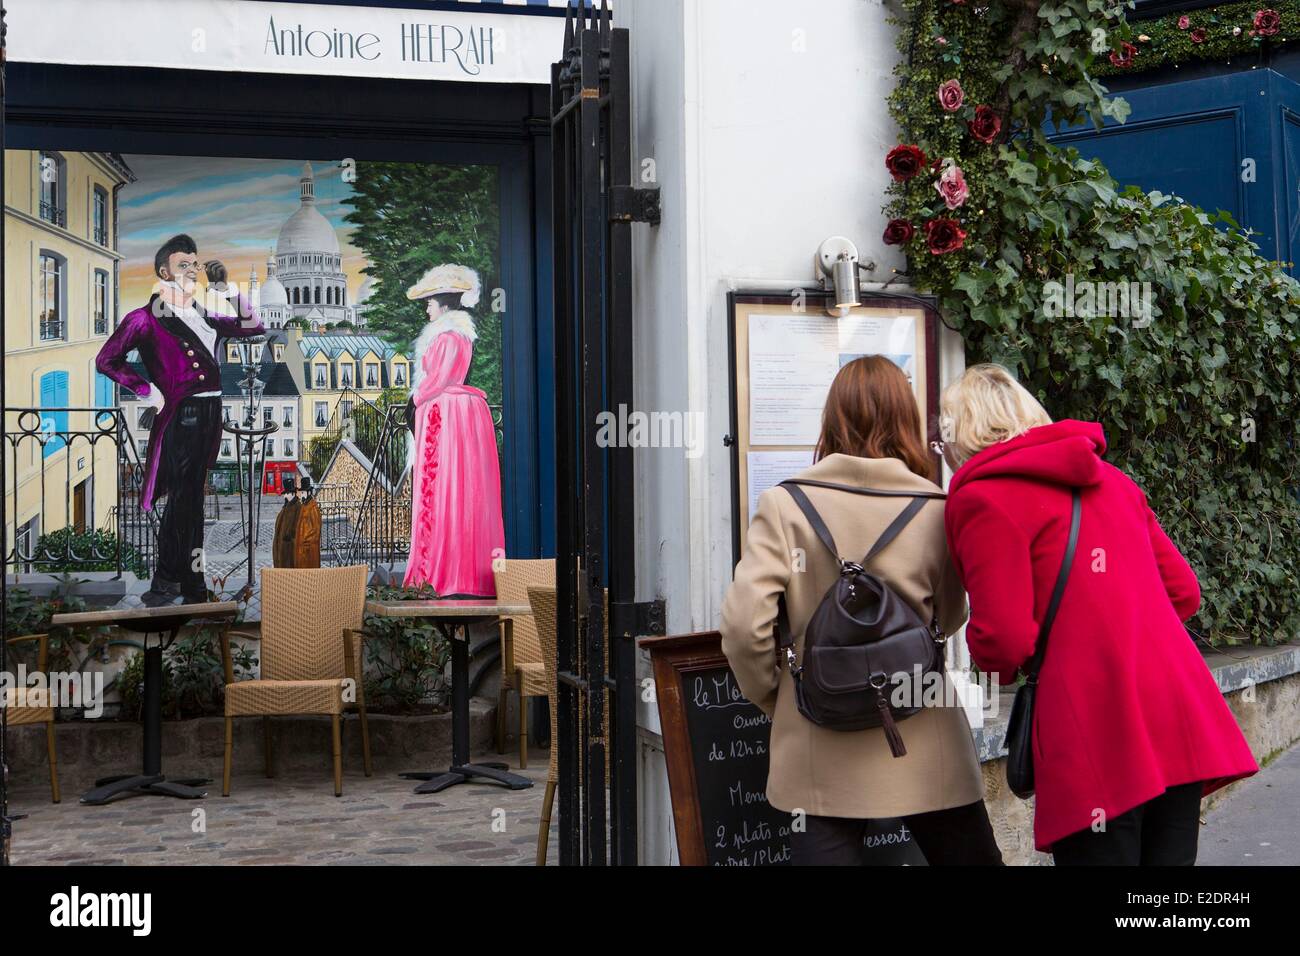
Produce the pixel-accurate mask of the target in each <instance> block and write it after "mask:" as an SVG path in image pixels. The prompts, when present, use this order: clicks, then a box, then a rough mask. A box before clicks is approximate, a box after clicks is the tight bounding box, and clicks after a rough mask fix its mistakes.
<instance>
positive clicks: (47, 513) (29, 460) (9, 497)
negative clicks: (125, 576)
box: [3, 406, 157, 576]
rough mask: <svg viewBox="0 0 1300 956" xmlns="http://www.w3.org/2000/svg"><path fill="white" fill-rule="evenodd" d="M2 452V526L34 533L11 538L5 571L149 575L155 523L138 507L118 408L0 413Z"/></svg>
mask: <svg viewBox="0 0 1300 956" xmlns="http://www.w3.org/2000/svg"><path fill="white" fill-rule="evenodd" d="M105 446H111V448H112V454H111V455H105V454H103V450H104V448H105ZM3 454H4V455H5V461H6V464H7V466H8V467H7V469H6V471H7V473H8V481H7V483H6V488H5V492H6V503H7V505H8V509H7V514H6V516H5V519H6V524H7V525H8V526H9V527H12V528H15V529H20V528H25V529H33V528H34V529H35V530H34V533H33V531H32V530H28V531H27V532H26V533H21V534H15V535H14V536H13V544H12V546H10V547H8V550H7V551H6V553H5V571H6V572H12V573H18V572H24V571H73V572H75V571H79V570H81V571H91V570H101V571H104V570H112V571H115V572H116V573H117V574H118V576H120V575H121V574H122V572H123V571H132V572H134V573H136V574H138V575H141V576H146V575H148V574H150V573H151V572H152V568H153V564H154V556H155V553H156V551H157V519H156V517H155V516H154V514H153V513H152V512H146V511H144V510H143V509H142V508H141V507H140V492H141V489H142V488H143V485H144V465H143V463H142V462H141V461H140V456H139V455H138V453H137V451H136V448H135V445H134V443H133V442H132V441H131V435H130V432H129V431H128V430H127V424H126V416H125V414H124V413H123V412H122V410H121V409H120V408H84V407H77V408H74V407H71V406H67V407H57V408H54V407H52V408H7V409H5V421H4V446H3ZM102 459H107V460H102ZM105 499H107V500H109V501H110V502H111V504H110V505H109V506H108V508H107V509H105V512H104V513H105V518H104V521H103V522H102V523H101V526H100V528H99V529H98V530H99V531H100V532H101V533H100V534H95V533H93V532H94V531H95V516H96V515H97V514H98V513H99V507H100V506H101V505H102V503H103V502H104V501H105Z"/></svg>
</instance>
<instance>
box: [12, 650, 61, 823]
mask: <svg viewBox="0 0 1300 956" xmlns="http://www.w3.org/2000/svg"><path fill="white" fill-rule="evenodd" d="M25 641H37V642H38V643H37V645H36V670H37V671H38V672H39V673H41V674H48V673H49V671H48V670H47V669H46V668H47V667H48V666H49V654H50V636H49V635H48V634H26V635H23V636H22V637H11V638H8V640H7V641H6V643H8V644H19V643H23V642H25ZM24 690H25V693H26V698H25V700H24V702H23V703H22V704H21V705H19V703H18V692H19V688H17V687H6V688H5V692H4V706H5V711H6V713H7V714H8V724H9V726H10V727H17V726H18V725H20V724H44V725H45V749H46V752H47V753H48V754H49V758H50V801H51V802H52V803H58V802H59V800H60V797H59V765H58V761H57V760H56V759H55V757H54V704H53V701H51V699H50V691H49V689H48V688H39V689H37V688H25V689H24Z"/></svg>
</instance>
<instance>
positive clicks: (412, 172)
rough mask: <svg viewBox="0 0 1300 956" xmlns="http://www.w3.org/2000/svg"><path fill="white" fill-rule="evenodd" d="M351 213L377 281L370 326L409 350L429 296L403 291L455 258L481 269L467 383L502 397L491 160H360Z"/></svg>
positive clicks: (355, 237) (355, 238) (496, 400)
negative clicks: (495, 307)
mask: <svg viewBox="0 0 1300 956" xmlns="http://www.w3.org/2000/svg"><path fill="white" fill-rule="evenodd" d="M351 185H352V190H353V192H352V195H351V196H350V197H349V198H348V199H346V200H345V202H346V203H347V204H348V205H349V206H351V207H352V211H351V212H349V213H348V214H347V215H346V216H344V221H346V222H348V223H349V224H351V225H352V227H353V233H352V243H353V245H355V246H356V247H357V248H358V249H360V250H361V251H362V252H364V253H365V255H366V258H367V259H368V260H369V263H370V264H369V265H368V266H367V267H366V268H365V269H363V270H362V271H363V272H364V273H365V274H366V275H368V276H370V277H371V278H373V279H374V285H373V289H372V291H371V294H370V297H369V299H367V301H366V303H365V304H366V306H367V311H366V325H367V327H368V328H369V330H370V331H372V332H374V333H376V334H378V335H380V336H382V337H383V338H384V339H385V340H386V341H388V342H389V343H391V344H392V345H394V346H396V347H397V348H400V349H401V350H402V351H403V352H405V353H406V354H410V347H411V345H412V343H414V341H415V339H416V337H418V336H419V334H420V331H421V330H422V329H423V328H424V325H425V323H426V322H427V321H428V318H427V316H426V314H425V307H426V305H427V303H425V302H419V301H417V302H412V301H411V300H409V299H407V297H406V290H407V289H408V288H410V287H411V286H412V285H413V284H414V283H415V282H416V281H417V280H419V278H420V277H421V276H422V275H424V273H425V272H426V271H427V270H428V269H429V268H431V267H432V266H435V265H438V264H439V263H443V262H455V263H458V264H460V265H464V266H469V267H470V268H471V269H474V270H475V271H477V272H478V274H479V278H480V279H481V280H482V283H483V297H482V300H481V301H480V303H479V305H478V306H476V307H475V308H474V309H473V310H472V311H473V313H474V317H475V324H476V327H477V330H478V336H479V337H478V341H477V342H475V343H474V360H473V364H472V365H471V366H470V371H469V377H468V382H469V384H470V385H473V386H475V387H477V388H481V389H482V390H483V391H484V392H486V393H487V396H488V402H489V403H490V404H493V405H497V404H500V403H501V323H502V321H503V320H504V319H505V315H506V313H505V312H494V311H493V304H494V297H493V294H492V290H493V289H495V288H496V287H497V286H498V284H499V280H498V275H499V266H498V263H499V259H500V248H501V236H500V232H501V230H500V221H501V214H500V203H499V201H498V198H497V197H498V177H497V171H496V169H495V168H494V167H491V166H452V165H443V164H419V163H388V162H360V163H358V164H357V167H356V181H355V182H354V183H352V184H351Z"/></svg>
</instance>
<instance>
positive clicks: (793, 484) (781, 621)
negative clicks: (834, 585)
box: [776, 479, 946, 677]
mask: <svg viewBox="0 0 1300 956" xmlns="http://www.w3.org/2000/svg"><path fill="white" fill-rule="evenodd" d="M799 485H814V486H817V487H821V488H835V489H838V490H841V491H852V492H856V493H858V494H865V495H879V496H882V497H890V498H895V497H897V498H911V499H912V501H911V502H909V503H908V505H907V507H906V508H904V509H903V510H902V512H901V513H899V515H898V517H896V518H895V519H894V520H893V521H891V522H890V523H889V526H888V527H886V528H885V530H884V531H882V532H881V533H880V537H878V538H877V539H876V543H875V544H873V545H872V546H871V550H870V551H868V552H867V554H866V557H864V558H863V559H862V564H860V565H858V567H859V568H861V567H862V565H865V564H866V563H867V562H868V561H870V560H871V559H872V558H874V557H875V556H876V555H877V554H879V553H880V552H881V551H883V550H884V549H885V548H886V547H887V546H888V545H889V544H890V542H892V541H893V540H894V539H895V538H897V537H898V534H899V532H901V531H902V530H903V529H904V528H906V527H907V525H908V524H909V523H910V522H911V520H912V519H913V518H915V517H916V516H917V514H918V513H919V512H920V510H921V509H922V508H924V507H925V505H926V503H927V502H928V501H929V500H930V499H931V498H944V497H946V496H945V495H943V494H936V493H934V492H925V491H923V492H915V493H913V492H907V491H878V490H875V489H870V488H854V487H853V486H852V485H836V484H832V483H830V482H824V481H810V480H807V479H799V480H791V481H783V482H781V487H782V488H784V489H785V490H786V491H788V492H789V493H790V497H791V498H793V499H794V503H795V504H797V505H798V506H799V510H800V511H802V512H803V515H804V517H805V518H807V519H808V523H809V524H810V525H812V528H813V531H814V532H816V534H817V537H818V539H820V541H821V543H822V544H824V545H825V546H826V550H828V551H829V552H830V553H831V555H832V556H834V558H835V560H836V561H838V562H839V563H840V567H841V568H844V567H846V566H848V565H849V562H847V561H845V560H844V559H843V558H841V557H840V551H839V548H838V547H837V546H836V544H835V537H834V536H833V535H832V534H831V529H830V528H828V527H827V526H826V522H825V521H824V520H823V519H822V516H821V515H820V514H819V513H818V511H817V509H816V508H815V507H813V503H812V502H811V501H809V500H808V495H807V494H806V493H805V492H804V490H803V489H802V488H800V487H799ZM776 637H777V643H778V645H779V646H780V648H781V651H782V652H784V653H785V655H786V658H787V660H788V662H789V664H790V669H791V672H792V673H794V674H795V676H796V677H797V676H798V669H797V668H796V666H795V662H794V631H793V629H792V628H791V627H790V614H789V612H788V611H787V610H786V606H785V595H784V594H782V595H781V596H780V597H779V598H777V602H776Z"/></svg>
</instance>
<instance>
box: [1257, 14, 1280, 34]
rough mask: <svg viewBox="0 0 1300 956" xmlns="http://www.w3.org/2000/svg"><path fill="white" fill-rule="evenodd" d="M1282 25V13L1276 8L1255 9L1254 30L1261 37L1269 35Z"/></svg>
mask: <svg viewBox="0 0 1300 956" xmlns="http://www.w3.org/2000/svg"><path fill="white" fill-rule="evenodd" d="M1281 26H1282V15H1281V14H1279V13H1278V12H1277V11H1276V10H1256V11H1255V32H1256V33H1257V34H1259V35H1260V36H1262V37H1271V36H1273V34H1275V33H1277V31H1278V30H1279V29H1280V28H1281Z"/></svg>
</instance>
